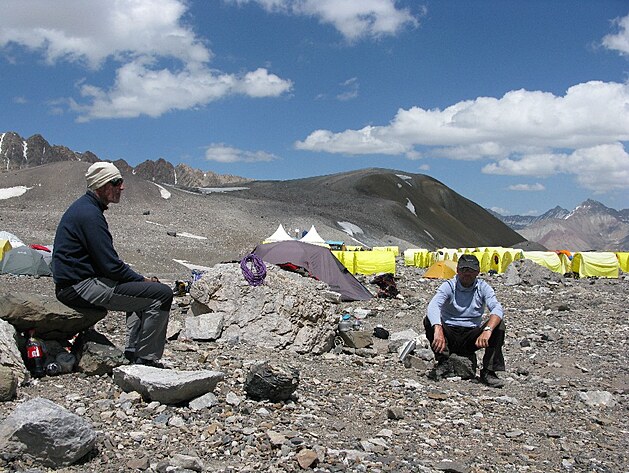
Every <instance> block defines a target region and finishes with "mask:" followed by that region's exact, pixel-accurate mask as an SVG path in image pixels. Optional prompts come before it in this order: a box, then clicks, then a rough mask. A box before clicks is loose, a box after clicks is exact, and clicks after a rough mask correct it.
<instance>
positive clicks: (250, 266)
mask: <svg viewBox="0 0 629 473" xmlns="http://www.w3.org/2000/svg"><path fill="white" fill-rule="evenodd" d="M240 269H242V275H243V276H244V277H245V279H246V280H247V282H248V283H249V285H250V286H259V285H260V284H262V283H263V282H264V278H266V266H265V265H264V261H262V260H261V259H260V257H259V256H258V255H255V254H253V253H251V254H249V255H247V256H245V257H244V258H243V259H241V260H240Z"/></svg>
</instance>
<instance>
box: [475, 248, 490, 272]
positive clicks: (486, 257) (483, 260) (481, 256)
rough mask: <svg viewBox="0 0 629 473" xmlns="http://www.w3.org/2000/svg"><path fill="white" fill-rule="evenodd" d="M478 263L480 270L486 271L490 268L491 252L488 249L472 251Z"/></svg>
mask: <svg viewBox="0 0 629 473" xmlns="http://www.w3.org/2000/svg"><path fill="white" fill-rule="evenodd" d="M472 254H473V255H474V256H476V259H478V262H479V263H480V272H481V273H487V272H489V270H490V269H491V254H490V253H489V252H488V251H474V252H473V253H472Z"/></svg>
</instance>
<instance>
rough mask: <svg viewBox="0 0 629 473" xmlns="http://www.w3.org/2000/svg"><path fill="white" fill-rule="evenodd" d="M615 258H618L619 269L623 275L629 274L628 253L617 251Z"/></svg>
mask: <svg viewBox="0 0 629 473" xmlns="http://www.w3.org/2000/svg"><path fill="white" fill-rule="evenodd" d="M616 258H618V264H619V265H620V269H622V271H623V272H624V273H629V253H628V252H626V251H618V252H617V253H616Z"/></svg>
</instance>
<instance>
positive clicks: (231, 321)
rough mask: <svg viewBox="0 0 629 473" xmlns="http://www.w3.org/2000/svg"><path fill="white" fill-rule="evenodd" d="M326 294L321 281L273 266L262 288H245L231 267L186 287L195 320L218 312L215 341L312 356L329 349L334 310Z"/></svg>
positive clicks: (219, 267) (220, 267)
mask: <svg viewBox="0 0 629 473" xmlns="http://www.w3.org/2000/svg"><path fill="white" fill-rule="evenodd" d="M327 292H328V286H327V285H326V284H325V283H322V282H320V281H317V280H315V279H312V278H308V277H304V276H301V275H300V274H297V273H292V272H288V271H284V270H282V269H280V268H278V267H277V266H274V265H269V266H268V267H267V275H266V278H265V281H264V284H262V285H260V286H250V285H249V283H248V282H247V280H246V279H245V278H244V276H243V274H242V269H241V268H240V265H238V264H235V263H228V264H217V265H216V266H214V267H212V268H211V269H210V270H208V271H206V272H205V273H204V274H203V276H202V277H201V278H200V279H199V280H198V281H195V282H194V283H193V284H192V286H191V288H190V295H191V296H192V298H193V299H194V304H193V311H192V312H193V314H194V315H195V316H199V315H201V314H207V313H216V314H221V316H222V331H221V332H220V338H219V340H223V341H228V342H234V341H242V342H245V343H250V344H253V345H257V346H263V347H266V348H279V349H290V350H292V351H295V352H297V353H314V354H320V353H325V352H327V351H329V350H330V349H331V348H332V346H333V341H334V336H335V329H336V324H337V317H338V316H337V306H336V305H335V304H334V303H333V302H331V301H330V299H329V297H326V293H327ZM188 324H190V322H189V321H186V325H188Z"/></svg>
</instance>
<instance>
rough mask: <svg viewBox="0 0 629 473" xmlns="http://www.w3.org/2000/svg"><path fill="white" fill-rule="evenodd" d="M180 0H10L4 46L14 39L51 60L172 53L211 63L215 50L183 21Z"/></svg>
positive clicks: (0, 40) (0, 35) (93, 62)
mask: <svg viewBox="0 0 629 473" xmlns="http://www.w3.org/2000/svg"><path fill="white" fill-rule="evenodd" d="M185 11H186V6H185V3H183V2H181V1H179V0H132V1H129V0H90V1H89V2H82V1H76V0H55V1H54V2H50V1H49V0H29V1H26V2H25V1H23V0H6V1H4V2H3V8H2V25H1V26H0V47H3V46H6V45H9V44H11V43H15V44H19V45H21V46H24V47H26V48H29V49H32V50H37V51H40V52H41V53H42V54H43V55H44V57H45V58H46V61H47V62H48V63H50V64H54V63H56V62H57V61H60V60H64V61H71V62H87V63H88V64H89V65H90V67H92V68H98V67H99V65H100V64H101V63H102V62H103V61H104V60H105V59H107V58H109V57H115V58H117V59H119V60H123V58H125V57H131V58H134V57H139V56H167V57H174V58H178V59H180V60H182V61H184V62H206V61H208V60H209V59H210V58H211V55H212V53H211V51H210V50H209V49H208V48H207V47H206V46H205V45H204V44H203V42H202V41H201V40H199V39H198V38H196V36H195V34H194V32H193V31H192V30H191V29H190V28H187V27H184V26H182V25H181V23H180V20H181V17H182V16H183V14H184V13H185Z"/></svg>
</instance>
